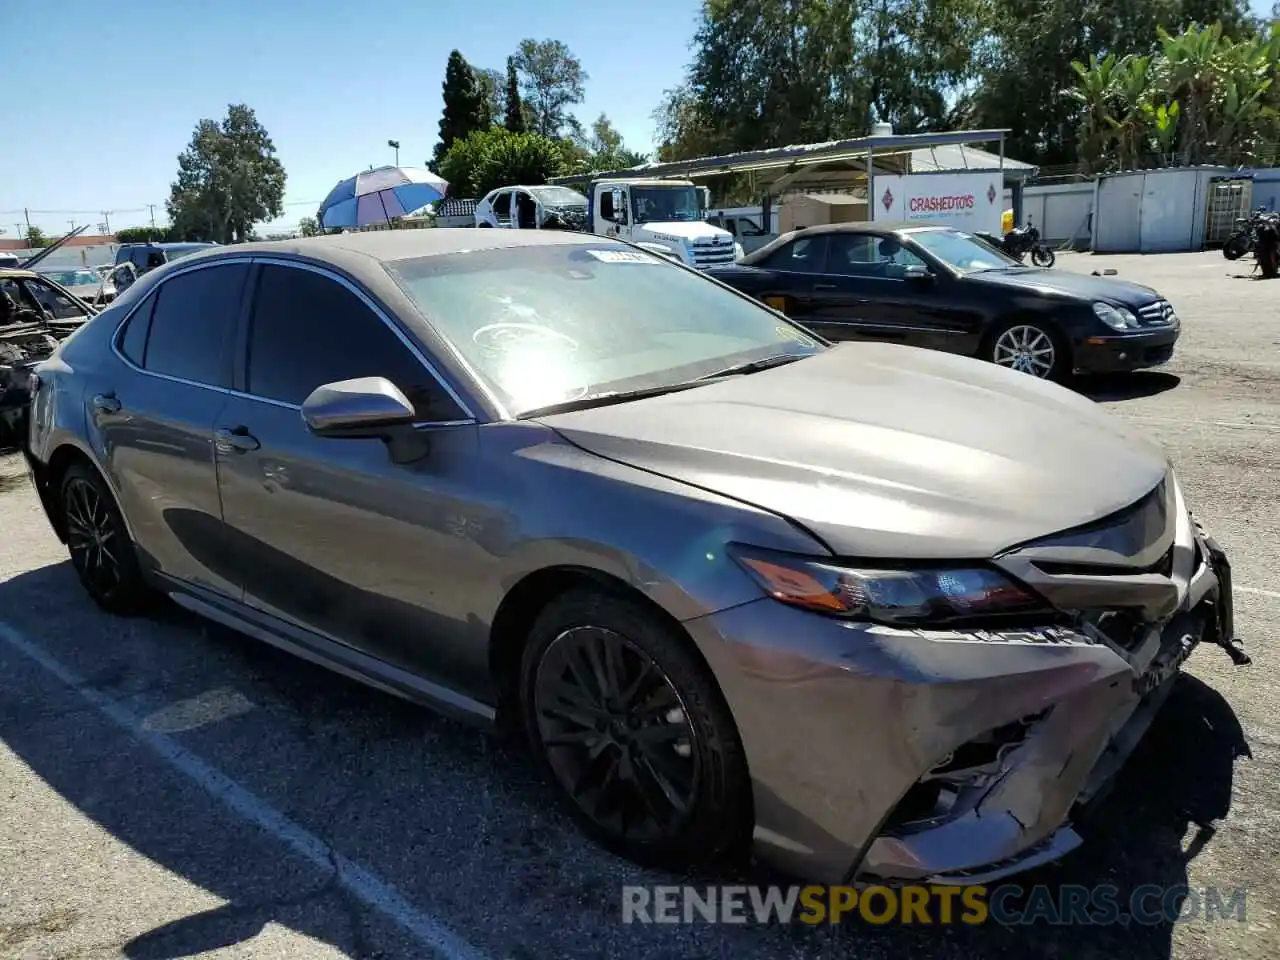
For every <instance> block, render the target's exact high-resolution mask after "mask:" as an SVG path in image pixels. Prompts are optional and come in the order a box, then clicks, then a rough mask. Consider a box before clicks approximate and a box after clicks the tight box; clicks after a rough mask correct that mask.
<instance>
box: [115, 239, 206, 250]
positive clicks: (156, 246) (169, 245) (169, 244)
mask: <svg viewBox="0 0 1280 960" xmlns="http://www.w3.org/2000/svg"><path fill="white" fill-rule="evenodd" d="M218 246H221V244H217V243H213V242H211V241H208V240H175V241H165V242H164V243H152V242H151V241H150V240H148V241H146V242H144V243H122V244H120V248H121V249H126V248H128V247H144V248H145V247H150V248H151V249H153V250H185V249H187V248H189V247H199V248H201V249H204V248H205V247H208V248H209V249H213V248H214V247H218Z"/></svg>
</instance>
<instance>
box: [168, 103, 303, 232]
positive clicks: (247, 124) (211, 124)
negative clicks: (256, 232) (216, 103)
mask: <svg viewBox="0 0 1280 960" xmlns="http://www.w3.org/2000/svg"><path fill="white" fill-rule="evenodd" d="M284 185H285V171H284V166H283V165H282V164H281V163H280V160H279V158H278V157H277V156H276V149H275V144H274V143H272V141H271V138H270V136H268V134H267V131H266V130H265V129H264V128H263V126H262V124H260V123H259V122H258V118H257V115H256V114H255V113H254V112H253V109H252V108H250V107H248V106H246V105H245V104H231V105H230V106H229V107H228V108H227V115H226V117H225V118H224V119H223V120H222V121H221V123H219V122H217V121H215V120H208V119H205V120H201V121H200V122H199V123H197V124H196V129H195V132H194V133H193V134H192V137H191V142H190V143H189V144H188V146H187V149H186V150H184V151H183V152H182V153H181V154H180V155H179V156H178V177H177V179H176V180H175V181H174V182H173V184H171V185H170V187H169V200H168V203H167V204H166V206H167V208H168V212H169V219H170V220H171V221H172V223H173V228H172V229H173V233H174V234H175V235H176V236H177V237H178V238H180V239H185V240H214V241H217V242H219V243H237V242H243V241H245V240H248V239H249V238H250V237H251V236H252V233H253V225H254V224H255V223H258V222H261V221H263V220H273V219H276V218H278V217H279V216H281V214H282V213H283V212H284V209H283V207H282V202H283V200H284Z"/></svg>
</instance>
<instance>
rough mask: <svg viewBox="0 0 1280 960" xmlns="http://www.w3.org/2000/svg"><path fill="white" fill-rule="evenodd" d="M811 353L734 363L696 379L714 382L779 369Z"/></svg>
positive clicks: (786, 354)
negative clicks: (772, 368)
mask: <svg viewBox="0 0 1280 960" xmlns="http://www.w3.org/2000/svg"><path fill="white" fill-rule="evenodd" d="M811 356H813V354H811V353H779V354H775V355H774V356H772V357H764V358H762V359H760V360H747V361H746V362H745V363H735V364H734V365H733V366H731V367H725V368H724V369H723V370H717V371H715V373H707V374H704V375H703V376H701V377H698V380H699V381H702V380H716V379H719V378H720V377H732V376H737V375H738V374H743V373H759V372H760V371H761V370H768V369H769V368H770V367H780V366H782V365H783V364H784V363H791V361H793V360H803V359H804V358H805V357H811Z"/></svg>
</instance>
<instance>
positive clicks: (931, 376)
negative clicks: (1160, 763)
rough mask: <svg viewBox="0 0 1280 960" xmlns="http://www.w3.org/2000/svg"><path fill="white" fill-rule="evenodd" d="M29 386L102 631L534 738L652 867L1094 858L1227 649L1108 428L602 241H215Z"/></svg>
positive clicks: (442, 235) (398, 237)
mask: <svg viewBox="0 0 1280 960" xmlns="http://www.w3.org/2000/svg"><path fill="white" fill-rule="evenodd" d="M33 388H34V399H33V405H32V414H31V431H30V438H29V449H28V451H27V456H28V458H29V462H30V467H31V472H32V476H33V478H34V482H35V484H36V486H37V489H38V491H39V493H40V497H41V499H42V501H43V504H44V507H45V509H46V511H47V512H48V515H49V519H50V521H51V522H52V524H53V528H54V529H55V530H56V531H57V534H58V536H59V537H61V538H62V539H63V540H64V541H65V542H66V544H67V546H68V548H69V551H70V555H71V559H72V562H73V564H74V567H75V570H76V572H77V573H78V574H79V577H80V580H81V581H82V583H83V585H84V587H85V589H86V590H87V591H88V592H89V594H90V595H91V596H92V597H93V599H94V600H96V601H97V602H98V603H99V604H100V605H101V606H102V607H104V608H106V609H107V610H110V611H116V612H120V613H134V612H136V611H139V610H141V609H142V608H143V607H144V606H145V604H146V602H147V601H148V600H150V599H152V598H154V597H155V596H156V595H157V594H164V595H168V596H169V597H171V598H172V599H173V600H175V601H176V602H177V603H179V604H181V605H182V606H183V607H186V608H188V609H189V610H192V611H195V612H196V613H198V614H200V615H202V616H205V617H208V618H210V619H212V620H215V621H218V622H220V623H223V624H226V625H228V626H230V627H233V628H235V629H237V630H241V631H244V632H245V633H248V634H250V635H252V636H254V637H257V638H260V639H262V640H264V641H266V642H268V643H272V644H275V645H277V646H279V647H282V648H284V649H286V650H289V651H292V652H294V653H296V654H298V655H299V656H302V657H305V658H308V659H310V660H314V661H318V662H320V663H323V664H326V665H328V666H330V667H332V668H333V669H335V670H338V671H341V672H343V673H345V674H347V675H349V676H352V677H356V678H358V679H360V680H362V681H365V682H367V683H370V684H373V685H375V686H377V687H379V688H381V689H384V690H386V691H390V692H392V693H395V694H398V695H401V696H404V697H407V698H410V699H412V700H414V701H418V702H421V703H424V704H430V705H433V706H435V707H437V708H440V709H444V710H447V711H451V712H453V713H457V714H461V715H464V716H468V717H473V718H476V719H478V720H480V721H482V722H485V723H490V724H495V725H497V726H499V727H503V726H507V725H509V726H510V727H511V728H512V729H516V730H520V731H523V734H524V735H525V736H527V738H528V740H529V742H530V744H531V746H532V749H533V752H534V754H535V756H536V757H537V759H538V762H539V764H540V765H541V766H542V768H543V770H544V772H545V774H546V776H547V778H548V780H549V781H550V783H552V784H553V785H554V786H555V788H556V789H557V790H558V791H559V792H560V794H561V796H562V798H563V800H564V802H565V804H566V807H567V809H568V810H569V811H571V813H572V815H573V816H574V817H576V819H577V820H578V821H579V822H580V823H581V825H582V826H583V827H584V828H585V829H586V830H587V831H588V832H589V833H590V834H591V835H592V836H594V837H596V838H597V839H598V840H599V841H600V842H602V843H603V844H605V845H606V846H608V847H609V848H610V849H613V850H615V851H618V852H620V853H622V854H624V855H627V856H630V857H634V858H637V859H643V860H660V861H670V860H683V861H689V860H693V861H702V862H707V861H714V860H722V859H726V858H731V857H734V856H736V855H740V854H744V853H746V852H748V851H750V850H754V851H755V852H756V854H757V855H758V856H760V857H761V858H763V859H765V860H767V861H769V862H771V863H773V864H774V865H776V866H778V867H781V868H782V869H784V870H788V871H790V872H794V873H797V874H800V875H803V876H805V877H807V878H811V879H814V880H818V881H828V882H840V881H845V880H848V879H850V878H854V877H856V878H859V879H863V880H869V879H876V880H893V881H907V880H913V879H927V880H929V881H931V882H942V883H974V882H985V881H990V880H992V879H994V878H996V877H999V876H1003V875H1007V874H1011V873H1014V872H1016V871H1018V870H1020V869H1024V868H1026V867H1028V866H1031V865H1034V864H1037V863H1042V862H1044V861H1046V860H1050V859H1053V858H1055V857H1057V856H1059V855H1061V854H1063V853H1064V852H1066V851H1068V850H1070V849H1071V848H1072V847H1074V846H1075V845H1077V844H1078V843H1079V842H1080V837H1079V835H1078V834H1077V833H1076V831H1075V829H1074V828H1073V826H1072V822H1073V818H1074V817H1075V815H1076V813H1077V812H1078V811H1079V810H1080V809H1081V805H1082V804H1085V803H1087V802H1088V801H1090V800H1091V799H1092V798H1094V797H1095V796H1096V795H1097V793H1098V791H1099V789H1100V787H1101V786H1102V785H1103V784H1105V782H1106V781H1107V780H1108V778H1109V777H1110V776H1111V774H1112V773H1114V771H1115V770H1116V769H1117V767H1118V766H1119V765H1120V764H1121V763H1122V762H1123V760H1124V758H1125V757H1126V755H1127V754H1128V752H1129V751H1130V750H1131V749H1132V748H1133V746H1134V744H1135V743H1136V742H1137V740H1138V738H1139V736H1140V735H1141V733H1142V731H1143V730H1144V729H1145V727H1146V725H1147V724H1148V723H1149V722H1150V719H1151V717H1152V714H1153V712H1154V711H1155V709H1156V708H1157V707H1158V706H1159V704H1160V702H1161V700H1162V699H1163V697H1164V695H1165V694H1166V693H1167V692H1168V690H1169V688H1170V685H1171V683H1172V682H1173V679H1174V677H1175V674H1176V673H1177V671H1178V668H1179V666H1180V664H1181V663H1182V661H1183V660H1184V659H1185V658H1186V657H1187V656H1188V655H1189V654H1190V653H1191V651H1192V649H1193V648H1194V647H1195V646H1196V645H1197V644H1198V643H1199V642H1200V641H1201V640H1205V641H1208V642H1211V643H1217V644H1219V645H1221V646H1222V647H1224V648H1226V650H1227V651H1228V652H1230V653H1232V654H1233V655H1234V656H1235V657H1236V658H1237V659H1238V660H1244V659H1245V657H1244V654H1243V651H1242V650H1240V649H1239V647H1238V645H1236V644H1235V643H1234V642H1233V635H1232V617H1231V591H1230V580H1229V572H1228V569H1229V568H1228V566H1227V561H1226V558H1225V557H1224V556H1223V554H1222V552H1221V551H1220V550H1219V549H1218V548H1217V547H1216V546H1215V544H1214V543H1213V541H1212V540H1211V539H1209V538H1208V537H1207V536H1206V535H1205V534H1204V533H1203V532H1202V531H1201V530H1200V529H1199V528H1198V526H1197V525H1196V523H1195V521H1194V520H1193V519H1192V516H1191V514H1190V512H1189V510H1188V506H1187V504H1186V502H1185V500H1184V498H1183V493H1182V490H1181V488H1180V487H1179V485H1178V482H1177V480H1176V479H1175V477H1174V475H1173V473H1172V472H1171V470H1170V468H1169V465H1168V463H1167V460H1166V458H1165V456H1164V455H1163V454H1162V453H1161V451H1160V450H1159V449H1158V448H1157V447H1156V446H1154V445H1153V444H1152V443H1151V442H1149V441H1148V440H1147V439H1145V438H1144V437H1143V436H1141V435H1138V434H1136V433H1134V432H1133V431H1131V430H1130V429H1129V428H1127V427H1126V426H1124V425H1123V424H1122V423H1121V422H1120V421H1118V420H1115V419H1113V418H1111V417H1110V416H1108V415H1107V414H1106V413H1105V412H1103V411H1102V410H1101V409H1100V408H1098V407H1097V406H1096V405H1094V404H1093V403H1092V402H1090V401H1089V400H1086V399H1083V398H1081V397H1079V396H1077V395H1076V394H1074V393H1071V392H1069V391H1067V390H1065V389H1063V388H1061V387H1058V386H1055V385H1053V384H1050V383H1045V382H1041V381H1039V380H1036V379H1034V378H1032V377H1026V376H1023V375H1021V374H1018V373H1014V372H1012V371H1010V370H1006V369H1002V368H1000V367H997V366H994V365H990V364H985V363H981V362H979V361H976V360H972V359H968V358H964V357H957V356H951V355H947V354H942V353H934V352H928V351H925V350H918V349H914V348H910V347H902V346H895V345H889V344H875V343H866V344H844V345H839V346H832V345H830V344H828V343H826V342H823V341H821V340H819V339H816V338H815V337H813V336H812V335H811V334H808V333H806V332H805V331H804V330H802V329H801V328H799V327H797V326H795V325H794V324H792V323H791V322H789V321H788V320H786V319H785V318H784V317H783V316H781V315H780V314H778V313H776V312H774V311H772V310H769V309H768V308H766V307H763V306H761V305H759V304H757V303H755V302H754V301H752V300H750V299H748V298H747V297H745V296H743V295H740V294H738V293H735V292H734V291H732V290H730V289H729V288H727V287H725V286H723V285H721V284H719V283H718V282H716V281H714V280H711V279H708V278H706V277H705V276H702V275H700V274H698V273H697V272H695V271H693V270H690V269H687V268H684V267H682V266H679V265H677V264H673V263H671V262H669V261H668V260H666V259H665V258H662V257H657V256H653V255H651V254H648V253H645V252H643V251H641V250H638V249H636V248H634V247H631V246H628V245H625V244H621V243H618V242H614V241H608V240H603V239H601V238H598V237H591V236H586V235H582V234H573V233H563V232H544V231H513V232H507V231H475V230H443V229H438V230H414V231H386V232H378V233H368V234H353V235H345V236H334V237H322V238H312V239H305V240H298V241H289V242H280V243H261V244H246V245H243V246H234V247H225V248H222V247H220V248H216V249H215V250H213V251H212V252H209V253H202V254H196V255H194V256H191V257H189V258H185V259H183V260H181V261H180V262H177V263H172V264H168V265H166V266H164V267H162V268H160V269H158V270H156V271H153V272H152V273H149V274H147V275H145V276H144V277H143V278H141V279H140V280H139V281H138V282H137V283H136V284H135V285H133V287H132V288H130V289H129V290H128V291H127V292H125V293H124V294H122V295H121V296H120V298H119V299H118V300H117V301H116V303H115V304H113V305H112V306H111V307H109V308H108V309H106V310H105V311H104V312H103V313H102V314H100V315H99V316H97V317H95V318H94V319H92V320H91V321H90V322H89V323H88V324H86V325H85V326H84V327H83V328H82V330H81V331H80V332H79V333H78V334H77V335H76V336H75V337H73V338H71V339H70V340H69V341H68V342H66V343H65V344H63V345H62V347H61V349H60V350H59V351H58V352H57V353H56V354H55V355H54V356H53V357H52V358H51V359H49V360H47V361H45V362H44V363H43V364H42V365H41V366H40V367H39V368H38V371H37V375H36V378H35V379H34V380H33Z"/></svg>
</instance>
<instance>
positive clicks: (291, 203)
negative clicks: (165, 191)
mask: <svg viewBox="0 0 1280 960" xmlns="http://www.w3.org/2000/svg"><path fill="white" fill-rule="evenodd" d="M323 202H324V201H323V200H285V201H284V202H282V203H281V204H280V205H281V206H282V207H318V206H320V204H322V203H323ZM158 206H160V204H158V203H148V204H145V205H144V206H141V207H112V208H111V210H110V211H109V212H111V213H113V214H114V213H150V212H152V211H153V210H154V208H155V207H158ZM85 213H88V214H93V215H94V216H100V215H101V214H102V210H101V209H100V208H99V209H96V210H95V209H91V208H88V207H86V208H84V209H79V210H67V209H59V210H37V209H36V208H35V207H19V208H18V209H16V210H0V216H10V215H14V214H19V215H25V214H37V215H39V216H62V215H65V216H74V215H75V214H85Z"/></svg>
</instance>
